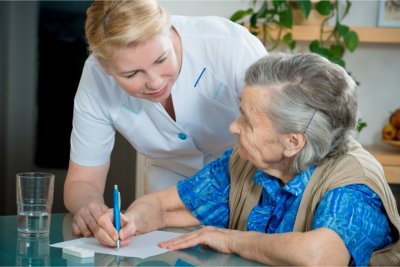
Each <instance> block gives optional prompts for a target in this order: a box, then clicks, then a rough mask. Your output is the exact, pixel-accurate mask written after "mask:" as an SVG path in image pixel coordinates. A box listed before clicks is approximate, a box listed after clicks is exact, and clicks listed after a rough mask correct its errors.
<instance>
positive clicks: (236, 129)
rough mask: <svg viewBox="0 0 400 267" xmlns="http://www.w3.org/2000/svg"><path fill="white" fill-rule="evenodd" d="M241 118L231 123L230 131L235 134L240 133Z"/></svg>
mask: <svg viewBox="0 0 400 267" xmlns="http://www.w3.org/2000/svg"><path fill="white" fill-rule="evenodd" d="M238 119H239V118H237V119H236V120H235V121H234V122H232V123H231V125H230V126H229V131H230V132H231V133H233V134H239V133H240V129H239V125H238V123H237V121H238Z"/></svg>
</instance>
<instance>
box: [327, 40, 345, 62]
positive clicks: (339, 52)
mask: <svg viewBox="0 0 400 267" xmlns="http://www.w3.org/2000/svg"><path fill="white" fill-rule="evenodd" d="M330 50H331V52H332V59H341V58H342V57H343V55H344V46H343V45H342V44H333V45H331V47H330ZM339 65H340V64H339Z"/></svg>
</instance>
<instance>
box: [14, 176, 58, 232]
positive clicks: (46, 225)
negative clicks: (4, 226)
mask: <svg viewBox="0 0 400 267" xmlns="http://www.w3.org/2000/svg"><path fill="white" fill-rule="evenodd" d="M53 192H54V174H51V173H43V172H24V173H17V217H18V225H17V230H18V234H19V235H21V236H25V237H47V236H49V231H50V219H51V207H52V205H53Z"/></svg>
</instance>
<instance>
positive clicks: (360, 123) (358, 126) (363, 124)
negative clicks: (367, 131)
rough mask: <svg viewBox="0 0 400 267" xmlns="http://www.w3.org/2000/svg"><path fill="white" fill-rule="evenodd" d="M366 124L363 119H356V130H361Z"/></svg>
mask: <svg viewBox="0 0 400 267" xmlns="http://www.w3.org/2000/svg"><path fill="white" fill-rule="evenodd" d="M367 125H368V124H367V123H366V122H365V121H363V120H362V119H358V121H357V132H361V131H362V129H364V128H365V127H367Z"/></svg>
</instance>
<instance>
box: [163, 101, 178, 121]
mask: <svg viewBox="0 0 400 267" xmlns="http://www.w3.org/2000/svg"><path fill="white" fill-rule="evenodd" d="M160 104H161V105H162V106H163V107H164V109H165V111H166V112H167V113H168V115H169V116H170V117H171V119H173V120H174V121H175V122H176V118H175V109H174V103H173V102H172V94H169V97H168V98H167V99H166V100H165V101H163V102H161V103H160Z"/></svg>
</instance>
